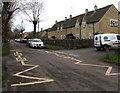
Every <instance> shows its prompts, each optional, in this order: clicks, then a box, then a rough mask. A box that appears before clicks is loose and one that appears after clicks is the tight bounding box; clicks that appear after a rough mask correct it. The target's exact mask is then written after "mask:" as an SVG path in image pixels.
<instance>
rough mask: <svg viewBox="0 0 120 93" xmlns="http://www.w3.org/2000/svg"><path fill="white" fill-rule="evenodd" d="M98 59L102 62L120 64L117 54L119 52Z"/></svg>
mask: <svg viewBox="0 0 120 93" xmlns="http://www.w3.org/2000/svg"><path fill="white" fill-rule="evenodd" d="M100 60H101V61H104V62H109V63H114V64H120V56H119V54H110V55H109V56H106V57H104V58H101V59H100Z"/></svg>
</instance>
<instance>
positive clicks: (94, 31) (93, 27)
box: [93, 23, 95, 39]
mask: <svg viewBox="0 0 120 93" xmlns="http://www.w3.org/2000/svg"><path fill="white" fill-rule="evenodd" d="M94 34H95V28H94V23H93V39H94Z"/></svg>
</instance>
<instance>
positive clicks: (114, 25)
mask: <svg viewBox="0 0 120 93" xmlns="http://www.w3.org/2000/svg"><path fill="white" fill-rule="evenodd" d="M110 26H112V27H117V26H118V20H114V19H110Z"/></svg>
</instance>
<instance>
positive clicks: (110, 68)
mask: <svg viewBox="0 0 120 93" xmlns="http://www.w3.org/2000/svg"><path fill="white" fill-rule="evenodd" d="M45 52H46V53H49V54H54V55H56V56H58V57H63V58H65V59H71V60H74V61H76V62H75V64H77V65H84V66H92V67H102V68H108V69H107V71H106V73H105V75H106V76H112V75H119V74H120V73H112V66H103V65H95V64H85V63H82V61H81V60H79V59H76V58H73V57H70V56H66V55H61V54H58V53H54V52H49V51H45Z"/></svg>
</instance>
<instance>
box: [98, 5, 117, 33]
mask: <svg viewBox="0 0 120 93" xmlns="http://www.w3.org/2000/svg"><path fill="white" fill-rule="evenodd" d="M110 19H115V20H118V10H117V9H116V8H115V7H114V6H111V7H110V9H109V10H108V11H107V13H106V14H105V15H104V16H103V18H102V19H101V20H100V32H101V33H118V27H112V26H110Z"/></svg>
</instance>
